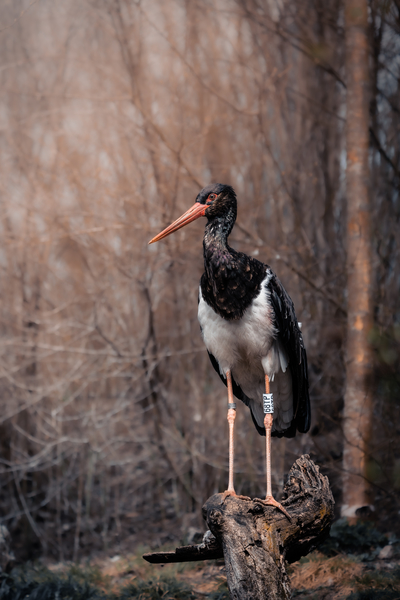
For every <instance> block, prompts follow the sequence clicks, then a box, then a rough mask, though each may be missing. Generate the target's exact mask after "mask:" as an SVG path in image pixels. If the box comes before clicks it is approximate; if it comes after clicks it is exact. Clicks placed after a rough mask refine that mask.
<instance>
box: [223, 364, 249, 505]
mask: <svg viewBox="0 0 400 600" xmlns="http://www.w3.org/2000/svg"><path fill="white" fill-rule="evenodd" d="M226 384H227V388H228V415H227V419H228V423H229V481H228V489H227V490H226V491H225V492H224V493H223V496H224V498H223V500H225V498H226V497H227V496H237V494H236V492H235V488H234V486H233V462H234V456H235V437H234V433H235V419H236V403H235V402H234V398H233V389H232V375H231V372H230V371H227V372H226ZM238 497H239V498H243V499H245V500H250V498H248V497H247V496H238Z"/></svg>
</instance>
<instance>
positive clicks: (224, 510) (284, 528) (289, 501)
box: [143, 455, 334, 600]
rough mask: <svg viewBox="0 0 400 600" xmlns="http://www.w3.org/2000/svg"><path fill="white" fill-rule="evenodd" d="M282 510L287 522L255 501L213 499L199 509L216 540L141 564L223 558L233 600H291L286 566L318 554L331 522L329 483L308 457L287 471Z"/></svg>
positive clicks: (154, 556) (157, 555) (151, 557)
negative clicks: (316, 549)
mask: <svg viewBox="0 0 400 600" xmlns="http://www.w3.org/2000/svg"><path fill="white" fill-rule="evenodd" d="M282 505H283V506H284V507H285V508H286V510H287V511H288V513H289V515H290V517H291V520H290V521H289V519H288V518H287V517H286V516H285V515H284V514H283V513H281V512H280V511H279V510H277V509H276V508H273V507H271V506H265V505H264V504H261V503H260V502H257V500H244V499H242V498H239V497H236V496H228V497H227V498H225V500H224V498H223V494H215V495H214V496H212V497H211V498H209V499H208V500H207V502H206V503H205V504H204V506H203V516H204V519H205V520H206V522H207V525H208V526H209V528H210V531H211V533H212V534H213V536H215V539H213V537H212V536H211V535H208V536H205V540H204V541H203V544H200V545H198V546H189V547H188V546H186V547H185V546H184V547H182V548H177V549H176V551H175V552H171V553H155V554H148V555H145V556H144V557H143V558H145V559H146V560H148V561H149V562H178V561H184V560H204V559H206V558H216V557H218V556H220V555H221V554H223V557H224V560H225V566H226V575H227V580H228V587H229V592H230V596H231V598H232V600H278V599H279V600H283V599H287V598H290V596H291V591H290V583H289V579H288V576H287V574H286V569H285V563H286V561H287V562H289V563H292V562H295V561H296V560H299V558H301V557H302V556H305V555H306V554H308V553H309V552H310V551H311V550H313V549H314V548H316V547H317V546H318V545H319V544H320V543H321V542H322V541H323V540H324V539H325V538H326V537H327V536H328V535H329V530H330V526H331V523H332V520H333V507H334V500H333V496H332V492H331V490H330V487H329V482H328V478H327V477H325V476H324V475H321V474H320V472H319V468H318V467H317V466H316V465H315V464H314V463H313V462H312V460H311V459H310V457H309V456H308V455H304V456H302V457H300V458H299V459H297V460H296V462H295V463H294V465H293V466H292V468H291V469H290V473H289V477H288V481H287V483H286V485H285V487H284V495H283V500H282ZM221 551H222V552H221ZM208 552H209V553H210V554H209V555H208ZM168 555H169V556H168ZM196 555H197V558H195V556H196ZM185 556H187V558H185Z"/></svg>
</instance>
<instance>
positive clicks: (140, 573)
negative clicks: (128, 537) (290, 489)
mask: <svg viewBox="0 0 400 600" xmlns="http://www.w3.org/2000/svg"><path fill="white" fill-rule="evenodd" d="M147 550H148V548H141V549H137V551H136V553H135V554H131V555H124V556H118V555H116V556H113V557H104V556H103V557H102V558H100V557H99V558H97V559H94V560H88V561H86V562H84V563H81V564H79V565H77V564H73V563H47V564H46V563H44V562H41V563H37V564H25V565H20V566H18V567H16V568H14V569H13V570H12V571H11V572H9V573H3V574H0V598H1V600H22V599H25V600H53V599H54V598H58V599H59V600H106V599H107V600H134V599H137V600H156V599H157V600H159V599H160V598H163V599H164V600H200V599H209V600H228V598H229V595H228V589H227V584H226V575H225V567H224V564H223V561H222V560H217V561H208V562H194V563H179V564H175V565H165V566H161V565H150V564H148V563H146V562H145V561H144V560H143V559H142V554H143V553H144V552H145V551H147ZM383 556H387V558H383ZM288 573H289V575H290V580H291V584H292V590H293V598H299V599H301V600H312V599H313V600H314V599H315V600H396V599H398V600H400V540H397V539H396V538H394V537H393V536H390V534H389V535H386V536H383V535H382V534H380V533H379V532H377V531H376V530H375V529H374V528H373V527H371V526H369V525H364V524H359V525H357V526H353V527H350V526H349V525H347V524H343V522H342V523H341V522H337V524H334V526H333V528H332V536H331V538H330V539H329V540H328V541H327V542H326V543H325V544H324V546H323V547H321V551H315V552H312V553H311V554H309V555H308V556H306V557H304V558H303V559H301V560H300V561H299V562H296V563H295V564H293V565H291V566H289V567H288Z"/></svg>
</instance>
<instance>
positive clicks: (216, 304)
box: [200, 219, 266, 320]
mask: <svg viewBox="0 0 400 600" xmlns="http://www.w3.org/2000/svg"><path fill="white" fill-rule="evenodd" d="M231 229H232V227H231V228H227V227H226V223H225V224H224V223H218V222H217V220H216V219H214V220H213V221H212V222H208V223H207V225H206V231H205V235H204V241H203V247H204V269H205V272H204V275H203V277H202V278H201V282H200V284H201V292H202V295H203V298H204V300H205V301H206V302H207V304H209V306H211V308H213V309H214V311H215V312H216V313H217V314H219V315H220V316H221V317H223V318H224V319H227V320H232V319H240V318H241V317H242V316H243V314H244V312H245V310H246V309H247V307H248V306H249V305H250V303H251V302H252V300H253V299H254V298H255V296H256V295H257V294H258V293H259V291H260V286H261V282H262V280H263V279H264V277H265V273H266V267H265V265H263V264H262V263H260V262H259V261H258V260H255V259H254V258H251V257H250V256H246V255H245V254H243V253H242V252H237V251H236V250H234V249H233V248H230V246H229V245H228V241H227V240H228V235H229V233H230V231H231Z"/></svg>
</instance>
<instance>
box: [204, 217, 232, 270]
mask: <svg viewBox="0 0 400 600" xmlns="http://www.w3.org/2000/svg"><path fill="white" fill-rule="evenodd" d="M231 229H232V227H230V228H228V227H227V226H226V222H224V221H223V220H222V219H221V220H219V219H214V220H213V221H209V222H208V223H207V225H206V228H205V232H204V239H203V249H204V268H205V271H206V273H207V275H208V276H210V277H212V278H214V277H215V276H216V274H217V273H220V274H221V275H222V277H223V275H224V273H225V272H226V267H227V266H228V263H232V262H233V261H234V260H235V259H234V255H233V253H234V251H232V248H230V247H229V245H228V236H229V234H230V232H231Z"/></svg>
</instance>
